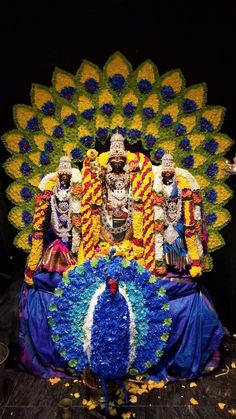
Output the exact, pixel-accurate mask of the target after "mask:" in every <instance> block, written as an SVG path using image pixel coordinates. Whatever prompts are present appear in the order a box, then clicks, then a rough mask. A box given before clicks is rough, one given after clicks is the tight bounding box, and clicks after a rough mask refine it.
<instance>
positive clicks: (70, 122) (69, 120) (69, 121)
mask: <svg viewBox="0 0 236 419" xmlns="http://www.w3.org/2000/svg"><path fill="white" fill-rule="evenodd" d="M76 121H77V118H76V115H75V114H74V113H72V114H71V115H69V116H67V117H66V118H64V119H63V123H64V124H65V125H66V126H67V127H69V128H73V127H74V126H75V124H76Z"/></svg>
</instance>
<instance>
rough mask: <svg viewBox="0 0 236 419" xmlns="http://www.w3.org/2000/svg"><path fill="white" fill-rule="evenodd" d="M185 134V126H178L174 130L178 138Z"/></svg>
mask: <svg viewBox="0 0 236 419" xmlns="http://www.w3.org/2000/svg"><path fill="white" fill-rule="evenodd" d="M184 134H186V126H185V125H183V124H178V125H177V127H176V128H175V136H176V137H179V136H180V135H184Z"/></svg>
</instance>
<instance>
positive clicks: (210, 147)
mask: <svg viewBox="0 0 236 419" xmlns="http://www.w3.org/2000/svg"><path fill="white" fill-rule="evenodd" d="M218 147H219V144H218V142H217V141H215V140H213V138H212V139H211V140H209V141H208V142H207V143H206V144H205V145H204V147H203V148H204V150H205V151H208V153H210V154H215V152H216V150H217V148H218Z"/></svg>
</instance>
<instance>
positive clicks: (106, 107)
mask: <svg viewBox="0 0 236 419" xmlns="http://www.w3.org/2000/svg"><path fill="white" fill-rule="evenodd" d="M101 111H102V112H103V113H104V114H105V115H107V116H110V115H111V114H112V112H113V111H114V105H112V103H104V105H102V107H101Z"/></svg>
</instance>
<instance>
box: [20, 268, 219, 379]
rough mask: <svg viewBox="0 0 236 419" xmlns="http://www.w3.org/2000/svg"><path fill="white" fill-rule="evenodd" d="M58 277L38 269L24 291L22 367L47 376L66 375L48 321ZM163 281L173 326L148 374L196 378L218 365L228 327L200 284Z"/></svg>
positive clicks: (21, 295) (164, 376)
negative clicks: (222, 341) (224, 324)
mask: <svg viewBox="0 0 236 419" xmlns="http://www.w3.org/2000/svg"><path fill="white" fill-rule="evenodd" d="M60 279H61V274H59V273H49V272H38V273H37V274H36V275H35V277H34V282H35V286H34V287H29V286H28V285H26V284H24V285H23V287H22V290H21V293H20V366H21V367H22V368H24V369H25V370H27V371H28V372H30V373H33V374H35V375H38V376H40V377H44V378H49V377H52V376H60V377H61V376H66V371H65V365H63V362H62V360H61V359H60V356H59V354H58V353H57V352H56V351H55V349H54V344H53V341H52V339H51V334H50V326H49V325H48V322H47V314H48V306H49V303H50V301H51V298H52V293H53V290H54V288H55V287H57V285H58V283H59V281H60ZM160 281H162V283H163V285H162V286H163V287H164V288H165V289H166V292H167V295H168V297H169V300H170V311H171V313H170V314H171V316H172V321H173V324H172V329H171V332H170V338H169V341H168V344H167V348H166V350H165V353H164V356H163V357H162V359H161V361H160V363H159V364H158V366H156V367H154V368H153V369H152V370H151V372H150V376H151V378H152V379H155V380H161V379H164V380H170V381H171V380H176V379H179V378H188V379H190V378H195V377H198V376H199V375H201V374H202V373H204V371H206V370H209V368H214V367H217V365H218V357H217V354H218V353H217V349H218V347H219V345H220V342H221V339H222V337H223V336H224V329H223V327H222V325H221V323H220V322H219V320H218V317H217V314H216V313H215V311H214V309H213V306H212V304H211V302H210V299H209V298H208V296H207V293H206V291H205V290H204V288H203V287H202V286H201V285H198V284H197V283H196V282H193V281H192V280H191V279H190V278H189V277H186V278H184V279H180V280H179V279H178V278H174V279H173V278H168V279H161V280H160Z"/></svg>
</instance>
